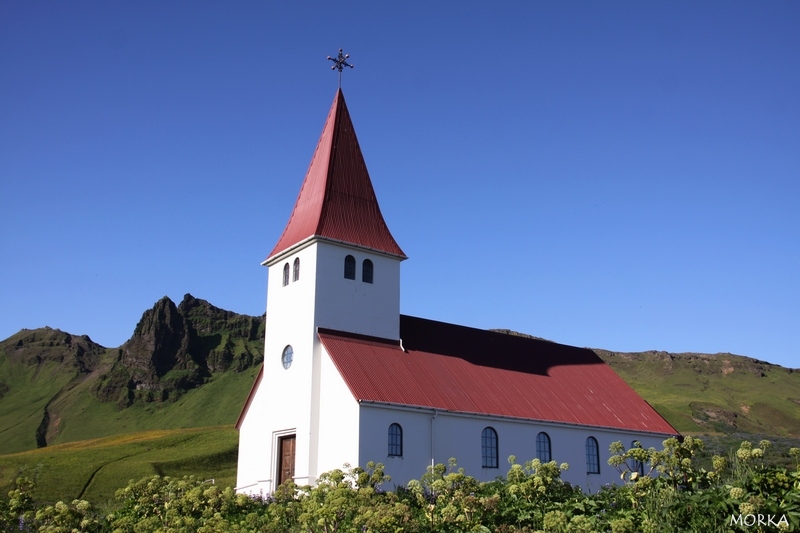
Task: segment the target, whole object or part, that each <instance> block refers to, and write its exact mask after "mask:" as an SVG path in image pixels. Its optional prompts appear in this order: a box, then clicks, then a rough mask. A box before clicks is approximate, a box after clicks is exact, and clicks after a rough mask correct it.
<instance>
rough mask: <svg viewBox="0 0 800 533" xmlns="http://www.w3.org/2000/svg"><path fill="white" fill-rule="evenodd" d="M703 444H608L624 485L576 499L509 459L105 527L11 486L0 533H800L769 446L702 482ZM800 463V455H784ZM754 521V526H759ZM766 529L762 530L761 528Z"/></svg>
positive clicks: (135, 495)
mask: <svg viewBox="0 0 800 533" xmlns="http://www.w3.org/2000/svg"><path fill="white" fill-rule="evenodd" d="M702 447H703V443H702V441H700V440H699V439H696V438H691V437H687V438H686V439H684V440H683V441H679V440H678V439H668V440H666V441H664V448H663V449H662V450H656V449H654V448H650V449H647V450H645V449H643V448H641V447H639V446H634V447H632V448H631V449H627V450H626V449H625V448H624V447H623V446H622V444H621V443H614V444H613V445H612V446H611V448H610V450H611V453H612V455H611V458H610V459H609V461H608V462H609V464H610V465H612V466H614V467H615V468H617V469H618V470H619V472H620V477H621V480H622V484H621V485H616V486H615V485H609V486H606V487H604V488H603V489H601V490H600V491H598V492H597V493H596V494H589V495H587V494H583V493H582V492H581V491H580V489H579V488H577V487H573V486H571V485H569V484H568V483H566V482H564V481H563V480H561V472H562V471H563V470H565V469H567V468H568V465H566V464H562V465H558V464H557V463H555V462H554V461H553V462H549V463H542V462H541V461H539V460H538V459H534V460H532V461H527V462H525V463H518V462H517V461H516V458H514V457H511V458H509V463H510V467H509V470H508V472H507V474H506V476H505V477H503V478H498V479H496V480H494V481H491V482H488V483H481V482H479V481H477V480H476V479H475V478H473V477H472V476H469V475H468V474H467V473H466V472H465V471H464V470H463V469H462V468H458V465H457V464H456V462H455V459H451V460H450V462H449V464H448V465H447V466H445V465H441V464H439V465H435V466H433V467H429V468H428V470H427V471H426V472H425V473H424V474H423V475H422V477H421V478H420V479H419V480H416V481H412V482H411V483H409V484H408V486H407V487H406V488H400V489H398V490H396V491H385V490H383V489H382V485H383V484H385V483H386V482H388V481H389V477H388V476H387V475H385V473H384V468H383V465H381V464H373V463H369V464H368V465H367V466H366V468H363V469H362V468H350V467H349V466H345V468H344V469H342V470H334V471H332V472H328V473H326V474H323V475H322V476H320V478H319V479H318V481H317V484H316V485H315V486H314V487H310V486H304V487H300V486H297V485H295V484H294V483H293V482H291V481H289V482H287V483H284V484H283V485H281V486H280V487H278V488H277V489H276V490H275V492H274V493H272V494H269V495H265V496H260V497H255V498H253V497H249V496H245V495H241V494H236V493H235V492H234V491H233V489H231V488H230V487H227V488H223V487H218V486H215V485H213V484H209V483H206V482H203V481H200V480H198V479H194V478H191V477H187V478H183V479H172V478H169V477H159V476H153V477H150V478H145V479H141V480H139V481H135V482H134V481H132V482H130V483H129V484H128V485H127V486H126V487H125V488H123V489H120V490H119V491H118V492H117V500H118V508H117V509H116V510H115V511H114V512H112V513H110V514H107V515H105V516H104V515H103V514H102V513H99V512H98V511H97V510H96V509H94V508H93V507H92V505H91V504H90V503H89V502H86V501H82V500H74V501H72V502H71V503H64V502H58V503H56V504H54V505H36V504H35V502H34V501H33V500H32V498H31V491H32V489H33V484H32V483H31V482H30V481H28V480H26V479H19V480H17V487H16V488H15V489H14V490H12V491H11V492H9V494H8V498H7V499H3V500H0V530H2V531H16V532H23V533H24V532H39V533H95V532H101V531H102V532H106V531H111V532H114V533H143V532H182V533H184V532H185V533H193V532H196V533H213V532H266V533H273V532H274V533H278V532H293V531H296V532H301V531H302V532H310V533H313V532H322V533H333V532H342V533H344V532H348V533H383V532H387V533H389V532H392V533H396V532H401V531H402V532H410V533H413V532H418V531H436V532H466V531H469V532H488V531H497V532H500V533H505V532H530V533H532V532H535V531H548V532H563V533H573V532H575V533H578V532H585V533H589V532H611V533H633V532H643V533H657V532H673V531H704V532H709V533H710V532H714V531H757V530H759V529H758V528H756V529H753V528H752V525H753V524H756V525H758V527H759V528H761V530H772V529H770V528H773V529H776V530H786V531H789V530H793V531H797V530H800V469H798V467H795V469H794V470H789V469H786V468H778V467H774V466H765V464H764V456H765V454H767V453H768V452H769V449H770V444H769V442H767V441H761V442H760V443H759V444H758V446H753V445H752V444H751V443H749V442H743V443H742V444H741V446H740V447H739V449H738V450H736V451H735V452H732V453H731V454H730V457H729V458H727V459H726V458H723V457H714V458H713V460H712V467H713V469H712V470H711V471H706V470H704V469H702V468H699V467H697V466H696V464H695V459H696V454H697V452H698V451H699V450H701V449H702ZM791 453H792V454H793V455H794V456H797V457H800V450H797V449H793V450H792V452H791ZM759 520H760V521H761V522H759ZM762 522H763V523H766V524H767V526H766V528H764V527H762V525H763V524H762Z"/></svg>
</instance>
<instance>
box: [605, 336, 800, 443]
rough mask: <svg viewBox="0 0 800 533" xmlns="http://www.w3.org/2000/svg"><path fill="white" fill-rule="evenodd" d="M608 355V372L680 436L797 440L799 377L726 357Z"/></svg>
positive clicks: (798, 425)
mask: <svg viewBox="0 0 800 533" xmlns="http://www.w3.org/2000/svg"><path fill="white" fill-rule="evenodd" d="M607 353H608V352H603V353H601V355H602V356H603V358H604V359H605V360H606V361H607V362H608V363H609V364H610V365H611V367H612V368H613V369H614V370H615V371H616V372H617V373H618V374H619V375H620V376H621V377H622V378H623V379H624V380H625V381H626V382H627V383H628V384H629V385H630V386H631V387H632V388H633V389H634V390H635V391H636V392H637V393H639V394H640V395H641V396H642V397H643V398H645V399H646V400H647V401H648V402H650V404H651V405H652V406H653V407H654V408H655V409H656V410H657V411H658V412H659V413H660V414H661V415H662V416H663V417H664V418H666V419H667V421H668V422H670V423H671V424H672V425H673V426H674V427H675V429H677V430H678V431H680V432H681V433H687V434H698V433H706V434H726V433H733V432H737V431H738V432H743V433H752V434H762V435H775V436H783V437H800V409H798V398H800V372H795V371H791V370H789V369H785V368H782V367H779V366H775V365H770V364H768V363H762V362H760V361H755V360H753V359H748V358H742V357H736V356H731V355H728V354H718V355H717V356H715V357H713V358H712V357H708V356H696V355H694V354H677V355H673V356H672V357H661V358H656V357H639V358H638V359H637V356H641V355H644V354H613V355H611V356H608V355H606V354H607Z"/></svg>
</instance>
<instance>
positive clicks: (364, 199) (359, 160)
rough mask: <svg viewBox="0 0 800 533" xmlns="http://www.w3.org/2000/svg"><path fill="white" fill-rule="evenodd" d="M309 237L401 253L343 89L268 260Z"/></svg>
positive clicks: (401, 254)
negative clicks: (374, 187)
mask: <svg viewBox="0 0 800 533" xmlns="http://www.w3.org/2000/svg"><path fill="white" fill-rule="evenodd" d="M312 236H319V237H326V238H329V239H333V240H336V241H342V242H346V243H350V244H354V245H357V246H363V247H366V248H371V249H373V250H377V251H381V252H385V253H388V254H392V255H396V256H399V257H403V258H404V257H405V254H404V253H403V250H401V249H400V246H398V244H397V242H396V241H395V240H394V237H392V234H391V232H390V231H389V228H388V226H387V225H386V221H385V220H384V219H383V215H382V214H381V209H380V206H379V205H378V200H377V198H376V197H375V190H374V189H373V187H372V181H371V180H370V178H369V172H368V171H367V165H366V163H365V162H364V156H363V155H362V153H361V147H360V146H359V144H358V139H357V137H356V132H355V129H354V128H353V123H352V121H351V120H350V113H349V112H348V110H347V105H346V104H345V101H344V95H343V94H342V91H341V89H339V90H338V91H337V92H336V97H335V98H334V100H333V104H332V105H331V109H330V111H329V112H328V118H327V119H326V120H325V126H324V127H323V128H322V135H320V138H319V142H318V143H317V148H316V150H315V151H314V156H313V157H312V158H311V164H310V165H309V167H308V171H307V172H306V177H305V179H304V180H303V185H302V187H301V188H300V194H299V195H298V197H297V201H296V203H295V206H294V210H293V211H292V214H291V216H290V217H289V222H288V223H287V225H286V228H285V229H284V230H283V234H282V235H281V237H280V239H278V243H277V244H276V245H275V248H274V249H273V250H272V252H270V254H269V257H268V260H269V258H272V257H273V256H275V255H278V254H279V253H281V252H283V251H284V250H286V249H288V248H291V247H292V246H294V245H295V244H297V243H299V242H301V241H303V240H305V239H307V238H309V237H312Z"/></svg>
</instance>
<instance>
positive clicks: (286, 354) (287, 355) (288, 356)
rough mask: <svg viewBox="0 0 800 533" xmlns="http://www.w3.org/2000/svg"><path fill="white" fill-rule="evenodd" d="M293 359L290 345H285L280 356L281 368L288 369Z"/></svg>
mask: <svg viewBox="0 0 800 533" xmlns="http://www.w3.org/2000/svg"><path fill="white" fill-rule="evenodd" d="M293 357H294V350H292V346H291V345H287V346H286V348H284V349H283V355H281V362H282V363H283V368H289V367H290V366H292V358H293Z"/></svg>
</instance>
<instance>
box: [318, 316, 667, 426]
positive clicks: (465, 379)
mask: <svg viewBox="0 0 800 533" xmlns="http://www.w3.org/2000/svg"><path fill="white" fill-rule="evenodd" d="M400 335H401V338H402V339H403V345H404V347H405V349H406V352H403V350H402V349H401V348H400V347H399V346H398V345H397V344H396V343H393V342H391V341H386V342H380V341H378V340H374V339H373V340H366V339H364V338H363V337H358V336H353V335H351V334H348V333H343V332H333V331H329V330H325V331H320V334H319V337H320V339H321V341H322V343H323V345H324V346H325V349H326V350H327V352H328V353H329V354H330V356H331V359H332V360H333V362H334V364H335V365H336V367H337V368H338V370H339V371H340V373H341V374H342V376H343V377H344V379H345V381H346V383H347V385H348V386H349V387H350V390H351V392H352V393H353V396H354V397H355V398H356V399H357V400H359V401H373V402H383V403H393V404H401V405H409V406H419V407H429V408H436V409H446V410H450V411H456V412H464V413H481V414H487V415H498V416H510V417H517V418H527V419H535V420H547V421H552V422H564V423H570V424H582V425H588V426H601V427H612V428H620V429H631V430H638V431H648V432H654V433H662V434H669V435H672V434H676V433H677V431H675V429H674V428H673V427H672V426H670V425H669V423H667V422H666V421H665V420H664V419H663V418H662V417H661V416H660V415H659V414H658V413H657V412H656V411H655V410H654V409H653V408H652V407H651V406H650V405H649V404H648V403H647V402H645V401H644V400H643V399H642V398H641V397H640V396H639V395H638V394H636V392H634V391H633V389H631V388H630V387H629V386H628V385H627V384H626V383H625V382H624V381H623V380H622V379H621V378H620V377H619V376H618V375H617V374H616V373H615V372H614V371H613V370H611V368H610V367H609V366H608V365H606V364H605V363H604V362H603V361H602V360H601V359H600V358H599V357H598V356H597V355H596V354H595V353H594V352H592V351H591V350H588V349H584V348H575V347H572V346H565V345H562V344H556V343H551V342H547V341H540V340H536V339H528V338H524V337H516V336H512V335H506V334H502V333H494V332H490V331H484V330H477V329H473V328H465V327H462V326H455V325H452V324H445V323H442V322H435V321H431V320H423V319H419V318H413V317H408V316H401V321H400Z"/></svg>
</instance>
